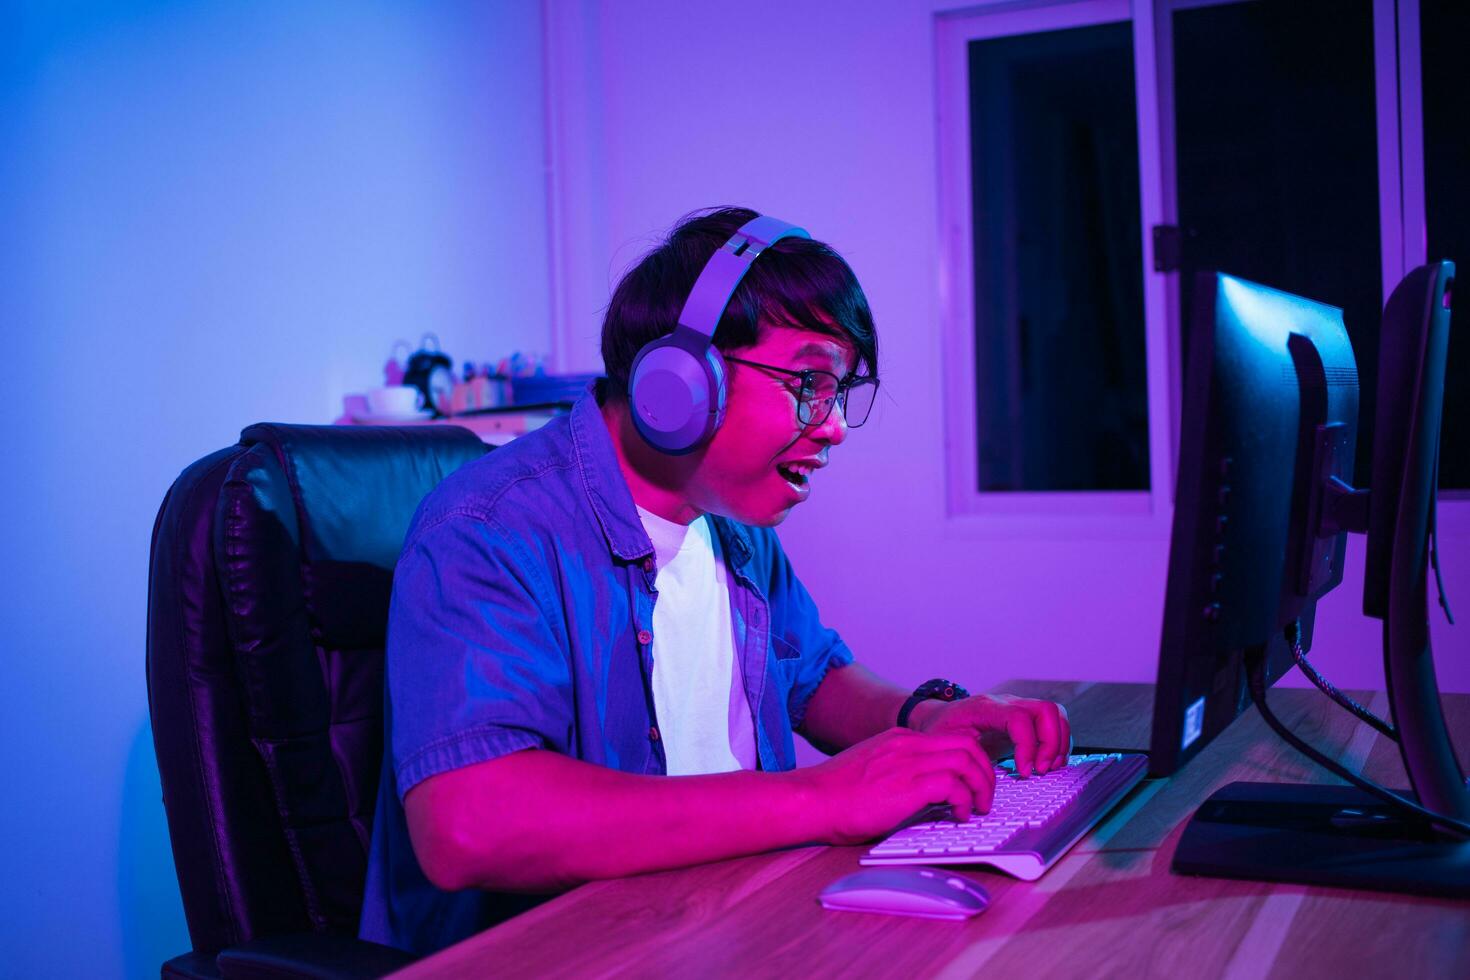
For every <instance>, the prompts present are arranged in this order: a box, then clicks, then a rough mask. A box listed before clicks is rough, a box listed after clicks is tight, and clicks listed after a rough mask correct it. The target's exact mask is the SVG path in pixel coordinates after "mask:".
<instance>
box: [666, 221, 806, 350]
mask: <svg viewBox="0 0 1470 980" xmlns="http://www.w3.org/2000/svg"><path fill="white" fill-rule="evenodd" d="M810 237H812V236H811V235H808V234H807V232H806V229H805V228H798V227H797V226H796V225H793V224H791V223H790V222H786V221H782V220H781V219H780V218H773V217H771V216H770V215H765V214H763V215H760V216H759V217H755V218H751V219H750V220H749V221H747V222H746V223H745V224H743V225H741V226H740V230H739V231H737V232H736V233H735V234H733V235H731V236H730V240H729V241H728V242H726V243H725V244H723V245H721V246H720V247H719V248H718V249H716V250H715V254H714V255H711V256H710V258H709V261H708V262H706V263H705V266H704V268H703V269H702V270H700V273H699V278H698V279H696V280H695V281H694V288H693V289H691V290H690V291H689V298H688V299H687V300H685V301H684V309H683V311H682V312H680V314H679V325H680V326H682V327H688V328H689V329H690V330H694V331H696V332H698V333H702V334H704V335H705V336H706V337H709V338H711V339H713V338H714V335H715V327H717V326H719V323H720V317H722V316H724V315H725V307H726V306H729V305H730V297H731V296H734V295H735V288H736V287H737V286H739V285H740V280H742V279H744V278H745V274H746V273H747V272H749V271H750V266H751V264H752V263H753V262H755V260H756V257H757V256H758V255H760V254H761V253H762V252H764V251H765V250H766V249H767V248H769V247H771V246H772V245H774V244H776V243H777V242H778V241H780V240H781V239H783V238H810Z"/></svg>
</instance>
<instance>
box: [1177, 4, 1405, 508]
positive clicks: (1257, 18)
mask: <svg viewBox="0 0 1470 980" xmlns="http://www.w3.org/2000/svg"><path fill="white" fill-rule="evenodd" d="M1172 27H1173V36H1174V112H1175V120H1174V122H1175V128H1174V137H1175V151H1176V157H1177V177H1176V180H1177V195H1178V198H1177V199H1178V208H1179V223H1180V226H1181V227H1182V228H1184V229H1185V233H1186V237H1185V250H1184V255H1185V261H1186V264H1187V266H1188V267H1190V268H1198V269H1218V270H1220V271H1223V272H1228V273H1230V274H1231V275H1236V276H1240V277H1242V278H1245V279H1250V280H1253V281H1255V282H1259V283H1263V284H1265V285H1267V286H1274V287H1275V288H1277V289H1283V290H1286V291H1287V292H1290V293H1296V294H1298V295H1300V296H1306V297H1309V298H1311V299H1315V300H1320V301H1322V302H1325V303H1331V304H1332V305H1333V306H1340V307H1342V310H1343V319H1344V321H1345V322H1346V324H1347V329H1348V334H1349V336H1350V337H1351V339H1352V344H1353V352H1354V354H1355V355H1356V357H1357V362H1358V379H1359V385H1360V400H1359V415H1358V433H1359V438H1358V453H1357V458H1356V464H1357V465H1356V472H1355V480H1356V482H1357V484H1358V485H1359V486H1367V484H1368V479H1369V473H1370V472H1371V469H1372V467H1371V460H1372V438H1373V410H1374V402H1375V399H1374V391H1375V385H1376V384H1377V378H1378V371H1377V360H1378V333H1379V330H1378V323H1379V319H1380V317H1381V315H1382V309H1383V295H1382V293H1383V288H1382V281H1383V271H1382V263H1381V258H1380V248H1379V219H1378V135H1377V130H1376V124H1375V112H1374V88H1373V11H1372V5H1371V3H1370V0H1293V2H1291V3H1275V2H1266V3H1262V2H1250V3H1230V4H1222V5H1218V6H1210V7H1199V8H1193V9H1186V10H1179V11H1175V13H1174V14H1173V23H1172ZM1188 279H1189V277H1188V276H1185V277H1184V278H1183V282H1185V283H1187V282H1188ZM1184 292H1185V293H1186V295H1185V297H1184V300H1185V303H1186V304H1187V303H1188V301H1189V297H1188V295H1187V292H1188V291H1187V290H1184ZM1185 309H1186V310H1187V309H1188V306H1187V305H1186V306H1185ZM1181 323H1187V320H1181ZM1188 342H1189V338H1187V337H1186V338H1184V345H1185V346H1187V345H1188Z"/></svg>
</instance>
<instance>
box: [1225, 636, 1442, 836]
mask: <svg viewBox="0 0 1470 980" xmlns="http://www.w3.org/2000/svg"><path fill="white" fill-rule="evenodd" d="M1264 651H1265V648H1264V647H1259V648H1256V649H1255V650H1253V651H1251V652H1249V653H1247V654H1246V677H1247V680H1248V683H1249V686H1250V692H1251V700H1252V701H1254V702H1255V705H1256V709H1257V710H1258V711H1260V713H1261V717H1262V718H1264V719H1266V724H1268V725H1270V726H1271V728H1272V730H1273V731H1275V732H1276V734H1277V735H1279V736H1281V739H1282V741H1284V742H1286V744H1288V745H1290V746H1291V747H1292V748H1294V749H1296V750H1297V751H1298V752H1300V753H1301V754H1302V755H1304V756H1306V757H1307V758H1308V759H1311V760H1312V761H1313V762H1315V763H1317V764H1318V765H1319V766H1321V767H1322V768H1324V769H1326V770H1327V771H1328V772H1330V773H1333V774H1334V775H1336V776H1338V777H1340V778H1342V779H1344V780H1346V781H1347V782H1349V783H1351V784H1352V785H1354V786H1356V787H1357V788H1358V789H1360V790H1362V791H1363V792H1365V793H1368V794H1370V795H1372V796H1376V797H1378V799H1380V800H1382V801H1383V802H1384V803H1387V804H1388V805H1389V806H1391V807H1394V808H1396V809H1399V810H1402V811H1404V812H1406V813H1411V814H1414V815H1415V816H1418V817H1420V818H1422V819H1424V820H1427V821H1428V822H1430V823H1432V824H1434V825H1435V826H1438V827H1443V828H1445V829H1446V830H1452V831H1454V832H1455V833H1457V834H1461V835H1463V836H1465V837H1470V823H1466V822H1465V821H1463V820H1457V819H1455V818H1454V817H1450V816H1446V815H1445V814H1443V813H1435V812H1434V811H1433V810H1429V809H1426V808H1424V807H1423V806H1420V805H1419V803H1417V802H1416V801H1414V800H1411V799H1408V798H1407V797H1404V796H1400V795H1399V794H1398V793H1395V792H1394V791H1393V790H1391V789H1388V788H1386V787H1383V786H1380V785H1378V784H1377V783H1375V782H1373V781H1372V780H1371V779H1365V778H1364V777H1362V776H1359V775H1358V774H1357V773H1355V772H1351V771H1350V770H1348V769H1347V768H1346V767H1344V766H1343V765H1341V764H1340V763H1338V762H1337V761H1336V760H1334V759H1330V758H1328V757H1327V756H1325V755H1323V754H1322V753H1321V752H1318V751H1317V750H1316V749H1315V748H1313V747H1312V746H1310V745H1308V744H1307V743H1306V742H1304V741H1302V740H1301V739H1300V738H1298V737H1297V735H1296V733H1294V732H1293V731H1291V729H1289V728H1287V727H1286V725H1285V724H1284V723H1283V722H1282V721H1281V719H1280V718H1277V717H1276V715H1275V714H1274V713H1273V712H1272V711H1271V709H1270V707H1269V706H1268V705H1267V703H1266V658H1265V655H1264Z"/></svg>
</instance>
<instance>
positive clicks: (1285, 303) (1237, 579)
mask: <svg viewBox="0 0 1470 980" xmlns="http://www.w3.org/2000/svg"><path fill="white" fill-rule="evenodd" d="M1193 293H1194V295H1193V302H1192V304H1191V307H1192V308H1191V311H1190V316H1189V318H1188V321H1187V329H1188V331H1189V344H1190V347H1189V352H1188V363H1187V364H1186V365H1185V378H1184V406H1183V409H1184V410H1183V414H1182V418H1181V429H1180V454H1179V470H1178V482H1177V491H1176V494H1175V501H1174V528H1173V534H1172V537H1171V538H1170V549H1169V578H1168V583H1169V585H1168V592H1167V594H1166V596H1165V600H1164V630H1163V637H1162V640H1161V642H1160V655H1159V674H1158V683H1157V686H1156V688H1155V695H1154V722H1153V732H1152V737H1151V746H1150V750H1149V771H1150V773H1151V774H1152V775H1155V776H1165V775H1169V774H1170V773H1173V772H1174V771H1175V770H1176V769H1178V768H1179V767H1180V766H1182V765H1183V764H1184V763H1186V762H1188V761H1189V760H1190V759H1191V758H1193V757H1194V756H1195V755H1197V754H1198V753H1199V752H1200V750H1201V749H1203V748H1204V747H1205V746H1206V745H1208V744H1209V742H1210V740H1211V739H1213V738H1214V737H1215V736H1216V735H1217V734H1219V733H1220V732H1221V731H1223V730H1224V729H1225V727H1226V726H1227V725H1229V724H1230V723H1231V722H1232V721H1234V720H1235V718H1236V716H1238V715H1239V714H1240V713H1241V712H1242V711H1244V710H1245V709H1246V708H1248V707H1249V706H1250V704H1251V696H1250V692H1249V689H1248V686H1247V682H1246V681H1247V676H1246V668H1245V658H1246V655H1247V653H1248V652H1249V651H1252V650H1257V651H1260V652H1261V653H1262V654H1263V660H1264V664H1265V675H1266V683H1267V684H1268V685H1269V684H1271V683H1274V682H1275V681H1276V680H1277V679H1279V678H1280V677H1281V675H1282V674H1284V673H1286V672H1287V671H1288V670H1290V669H1291V667H1292V666H1293V665H1294V662H1295V661H1294V658H1293V656H1292V652H1291V647H1290V645H1289V644H1288V643H1287V640H1286V627H1287V626H1288V625H1290V624H1292V623H1296V622H1300V623H1301V632H1302V646H1303V648H1305V649H1310V647H1311V631H1312V623H1313V620H1314V614H1315V611H1316V600H1317V599H1318V598H1319V597H1320V596H1322V595H1323V594H1325V593H1326V592H1327V591H1328V590H1330V589H1331V588H1332V587H1333V586H1335V585H1337V584H1338V583H1339V582H1341V581H1342V571H1343V569H1342V566H1343V556H1344V554H1345V553H1346V535H1345V534H1343V533H1338V534H1335V535H1330V536H1327V537H1318V536H1317V535H1316V534H1312V533H1308V531H1307V528H1308V526H1309V524H1310V523H1311V522H1312V520H1313V517H1314V512H1315V511H1320V510H1321V509H1322V493H1321V490H1320V488H1321V487H1322V486H1323V485H1325V478H1326V477H1334V476H1335V477H1338V478H1339V479H1341V480H1343V481H1348V480H1350V479H1351V478H1352V472H1353V450H1354V447H1355V446H1356V442H1357V435H1356V434H1357V424H1358V372H1357V364H1356V362H1355V361H1354V359H1353V349H1352V344H1351V343H1350V342H1349V341H1348V335H1347V329H1346V327H1345V326H1344V325H1343V320H1342V311H1341V310H1340V309H1337V308H1335V307H1332V306H1327V305H1325V304H1322V303H1316V302H1313V301H1311V300H1307V299H1303V298H1301V297H1299V296H1293V295H1291V294H1289V293H1284V292H1281V291H1280V290H1276V289H1271V288H1269V287H1266V286H1261V285H1257V284H1255V283H1251V282H1247V281H1245V280H1244V279H1237V278H1235V277H1234V276H1228V275H1224V274H1222V273H1215V272H1210V273H1200V274H1198V275H1197V276H1196V278H1195V283H1194V290H1193ZM1319 443H1320V445H1321V448H1320V449H1319Z"/></svg>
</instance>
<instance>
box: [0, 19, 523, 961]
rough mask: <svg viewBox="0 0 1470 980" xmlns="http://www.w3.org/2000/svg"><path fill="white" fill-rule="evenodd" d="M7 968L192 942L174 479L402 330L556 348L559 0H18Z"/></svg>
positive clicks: (322, 408) (10, 259)
mask: <svg viewBox="0 0 1470 980" xmlns="http://www.w3.org/2000/svg"><path fill="white" fill-rule="evenodd" d="M0 11H3V12H0V336H3V338H4V343H3V345H0V353H3V356H4V358H5V359H6V361H7V367H8V368H9V369H8V370H7V371H5V373H4V377H5V378H6V381H7V384H6V387H7V389H8V395H7V396H6V397H7V401H8V405H7V411H6V420H5V423H4V432H5V435H4V443H3V445H4V454H5V458H6V464H5V466H4V469H3V474H4V475H3V477H0V481H3V482H0V486H3V501H4V505H5V510H6V513H7V514H8V515H9V519H8V520H6V521H5V522H3V525H0V528H3V529H0V547H3V549H4V554H5V568H6V573H5V575H4V583H5V584H4V588H3V590H0V638H3V639H0V644H3V646H0V650H3V665H4V679H3V681H0V746H4V752H5V761H6V765H5V773H6V782H5V785H6V789H5V792H4V795H3V804H0V964H3V965H0V974H5V975H7V976H121V975H127V976H136V977H143V976H155V977H156V976H157V975H158V973H157V971H158V966H159V963H160V962H161V961H162V960H163V959H165V958H167V957H169V956H172V955H176V954H178V953H181V952H184V951H186V950H187V949H188V947H189V943H188V939H187V935H186V932H185V928H184V922H183V912H182V907H181V905H180V902H179V897H178V888H177V884H176V882H175V880H174V874H173V863H172V858H171V855H170V853H169V848H168V841H167V836H166V830H165V825H164V819H163V808H162V805H161V803H160V791H159V785H158V775H157V769H156V767H155V764H154V759H153V748H152V741H151V737H150V734H149V728H148V719H147V707H146V700H145V686H144V674H143V655H144V618H145V617H144V612H145V595H146V587H147V581H146V576H147V571H146V570H147V561H148V540H149V532H150V529H151V527H152V523H153V517H154V514H155V512H156V511H157V508H158V505H159V503H160V502H161V500H162V499H163V494H164V491H165V490H166V489H167V488H168V485H169V483H170V482H171V481H172V480H173V478H174V477H175V476H176V475H177V473H178V471H179V470H180V469H182V468H183V467H184V466H185V465H186V464H188V463H189V462H191V461H192V460H194V459H195V458H197V457H199V456H201V455H203V454H204V453H206V452H209V451H211V450H213V449H216V448H219V447H222V446H225V445H228V444H230V443H232V442H233V441H234V440H235V438H236V436H237V434H238V432H239V430H240V429H241V428H242V427H244V426H245V425H247V424H249V423H251V422H254V421H259V420H265V419H273V420H280V421H290V422H327V421H330V420H332V419H333V418H335V417H336V416H337V415H338V414H339V413H340V408H341V399H342V396H343V395H344V394H346V393H348V392H352V391H359V390H361V389H363V388H365V387H369V386H371V385H372V384H375V383H378V382H377V379H378V377H379V373H380V370H381V366H382V364H383V362H384V360H385V359H386V357H387V354H388V352H389V349H390V346H391V344H392V342H393V341H394V340H395V339H397V338H399V337H405V338H407V339H410V340H417V339H418V336H419V334H420V333H421V332H422V331H424V330H430V329H432V330H435V331H437V332H438V334H439V336H440V337H441V339H442V341H443V344H444V347H445V348H446V349H447V350H449V351H450V352H451V353H453V354H455V355H456V356H457V357H458V358H460V359H463V358H466V357H473V358H474V359H475V360H484V359H489V358H492V357H496V358H498V357H499V356H502V355H504V354H506V353H508V352H510V351H511V350H514V349H524V350H541V351H545V350H547V349H548V348H549V346H550V332H549V327H548V311H549V305H550V293H549V289H548V284H547V269H548V251H547V227H548V224H547V216H546V200H547V198H546V190H545V179H546V177H545V167H544V148H545V142H546V141H545V126H544V123H543V116H544V105H543V99H542V91H543V87H542V64H541V50H542V35H541V26H540V7H539V5H538V4H536V3H533V2H516V3H477V2H470V0H466V2H462V3H433V4H408V3H371V2H360V0H359V2H351V3H347V2H342V3H312V4H300V3H292V2H286V0H282V2H268V3H248V4H247V3H233V2H209V3H183V2H163V0H158V2H141V0H140V2H132V3H110V4H109V3H102V2H92V3H66V2H42V0H37V2H35V3H30V4H15V3H8V4H5V5H0Z"/></svg>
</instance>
